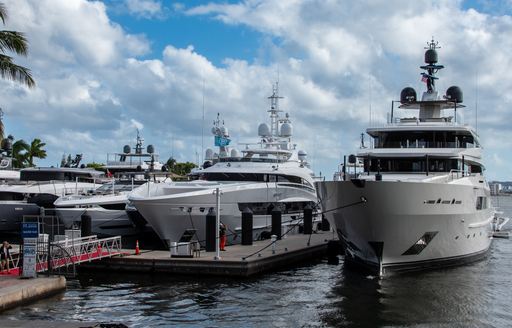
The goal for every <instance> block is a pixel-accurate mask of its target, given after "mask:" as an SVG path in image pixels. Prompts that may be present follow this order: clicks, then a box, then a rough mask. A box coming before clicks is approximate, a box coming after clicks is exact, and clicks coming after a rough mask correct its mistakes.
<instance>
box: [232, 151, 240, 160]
mask: <svg viewBox="0 0 512 328" xmlns="http://www.w3.org/2000/svg"><path fill="white" fill-rule="evenodd" d="M231 157H233V158H240V157H241V156H240V151H238V149H231Z"/></svg>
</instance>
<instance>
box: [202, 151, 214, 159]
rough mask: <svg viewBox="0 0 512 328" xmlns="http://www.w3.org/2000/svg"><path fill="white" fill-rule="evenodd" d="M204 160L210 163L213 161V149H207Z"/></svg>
mask: <svg viewBox="0 0 512 328" xmlns="http://www.w3.org/2000/svg"><path fill="white" fill-rule="evenodd" d="M204 159H206V160H208V161H211V160H212V159H213V149H211V148H207V149H206V153H205V155H204Z"/></svg>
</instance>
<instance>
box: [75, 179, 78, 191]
mask: <svg viewBox="0 0 512 328" xmlns="http://www.w3.org/2000/svg"><path fill="white" fill-rule="evenodd" d="M75 195H78V177H76V178H75Z"/></svg>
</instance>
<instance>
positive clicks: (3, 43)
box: [0, 2, 36, 141]
mask: <svg viewBox="0 0 512 328" xmlns="http://www.w3.org/2000/svg"><path fill="white" fill-rule="evenodd" d="M6 19H7V9H6V8H5V5H4V4H3V3H1V2H0V20H1V21H2V23H3V24H4V25H5V21H6ZM6 51H10V52H14V53H15V54H17V55H21V56H26V55H27V52H28V42H27V39H26V38H25V35H24V34H23V33H20V32H15V31H0V76H1V77H2V78H5V79H8V80H12V81H18V82H21V83H23V84H25V85H26V86H28V87H29V88H33V87H34V86H35V85H36V82H35V81H34V79H33V78H32V74H31V73H30V70H29V69H28V68H25V67H23V66H19V65H16V64H15V63H14V61H13V58H12V57H11V56H8V55H6V54H5V52H6ZM3 139H4V123H3V119H2V117H0V141H1V140H3Z"/></svg>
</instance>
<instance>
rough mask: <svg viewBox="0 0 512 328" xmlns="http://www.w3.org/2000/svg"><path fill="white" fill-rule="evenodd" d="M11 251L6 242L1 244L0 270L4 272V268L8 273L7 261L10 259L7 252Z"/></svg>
mask: <svg viewBox="0 0 512 328" xmlns="http://www.w3.org/2000/svg"><path fill="white" fill-rule="evenodd" d="M10 249H12V246H11V245H9V243H8V242H7V241H4V242H3V243H2V246H0V270H1V271H4V268H5V269H6V270H7V272H9V259H10V258H11V253H10V252H9V250H10Z"/></svg>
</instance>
